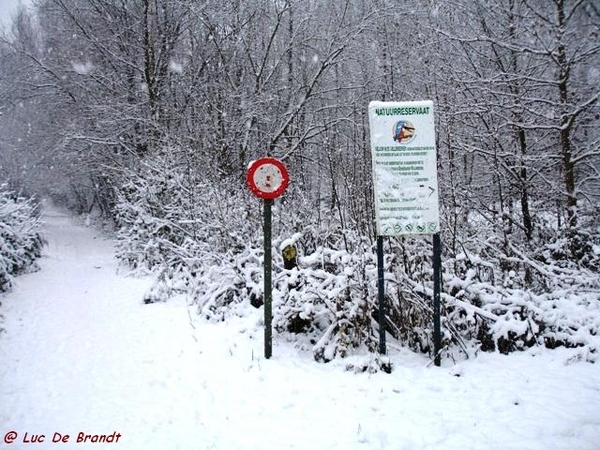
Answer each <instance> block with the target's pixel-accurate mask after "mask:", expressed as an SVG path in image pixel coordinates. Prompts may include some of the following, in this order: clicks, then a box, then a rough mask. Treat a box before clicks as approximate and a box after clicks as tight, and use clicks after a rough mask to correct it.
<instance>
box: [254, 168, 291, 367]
mask: <svg viewBox="0 0 600 450" xmlns="http://www.w3.org/2000/svg"><path fill="white" fill-rule="evenodd" d="M246 182H247V184H248V187H249V188H250V191H251V192H252V193H253V194H254V195H255V196H257V197H258V198H260V199H262V200H263V203H264V204H263V207H264V208H263V235H264V237H263V241H264V263H263V270H264V273H263V277H264V278H263V280H264V296H263V300H264V312H265V358H266V359H269V358H270V357H271V356H272V354H273V344H272V339H273V331H272V322H273V310H272V305H273V295H272V254H271V247H272V244H271V206H272V205H273V200H274V199H276V198H277V197H279V196H280V195H281V194H283V193H284V192H285V190H286V188H287V186H288V184H289V182H290V176H289V173H288V171H287V169H286V167H285V166H284V165H283V163H282V162H281V161H279V160H277V159H275V158H261V159H259V160H256V161H253V162H251V163H250V165H249V166H248V172H247V174H246Z"/></svg>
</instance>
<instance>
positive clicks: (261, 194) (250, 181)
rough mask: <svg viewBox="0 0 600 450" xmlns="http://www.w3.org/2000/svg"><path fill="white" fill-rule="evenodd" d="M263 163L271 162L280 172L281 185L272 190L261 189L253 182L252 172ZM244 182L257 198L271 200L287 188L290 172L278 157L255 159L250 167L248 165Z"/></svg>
mask: <svg viewBox="0 0 600 450" xmlns="http://www.w3.org/2000/svg"><path fill="white" fill-rule="evenodd" d="M265 164H272V165H274V166H277V168H278V169H279V171H280V172H281V177H282V182H281V186H279V187H278V188H277V189H276V190H274V191H273V192H265V191H261V190H260V189H259V187H258V186H257V185H256V184H254V173H255V172H256V171H257V170H258V169H259V167H261V166H264V165H265ZM246 183H247V184H248V187H249V188H250V191H251V192H252V193H253V194H254V195H255V196H257V197H258V198H260V199H263V200H273V199H276V198H277V197H279V196H280V195H281V194H283V193H284V191H285V190H286V189H287V187H288V185H289V183H290V174H289V172H288V170H287V168H286V167H285V165H284V164H283V163H282V162H281V161H279V160H278V159H275V158H271V157H266V158H260V159H257V160H256V161H253V162H252V163H251V164H250V167H248V173H247V174H246Z"/></svg>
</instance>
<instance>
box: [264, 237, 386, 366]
mask: <svg viewBox="0 0 600 450" xmlns="http://www.w3.org/2000/svg"><path fill="white" fill-rule="evenodd" d="M365 257H367V258H368V257H369V256H365V255H364V254H360V253H358V252H357V253H348V252H347V251H345V250H332V249H329V248H323V247H319V248H317V249H316V251H315V252H314V253H312V254H311V255H307V256H305V257H301V258H300V259H299V261H298V263H299V266H298V267H296V268H293V269H291V270H288V271H281V272H280V273H279V274H278V276H277V277H276V280H275V295H274V297H275V300H274V321H273V323H274V327H275V329H276V330H278V331H279V332H282V333H283V332H288V333H295V334H299V333H302V334H304V335H305V336H306V339H301V340H300V341H307V340H308V342H310V343H311V344H312V351H313V354H314V357H315V359H316V360H317V361H323V362H326V361H330V360H332V359H334V358H335V357H345V356H347V355H349V354H350V353H351V352H352V351H353V350H354V349H356V348H358V347H361V346H364V347H366V348H367V349H369V350H371V351H374V350H375V348H376V345H377V338H376V335H375V333H374V329H375V328H376V327H375V326H374V324H373V321H374V319H373V318H372V316H371V312H372V309H373V307H374V302H373V300H374V298H375V297H374V296H373V288H372V281H373V279H374V276H375V275H374V267H373V265H372V264H365V260H364V258H365Z"/></svg>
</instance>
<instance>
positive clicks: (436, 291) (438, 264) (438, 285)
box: [433, 233, 442, 367]
mask: <svg viewBox="0 0 600 450" xmlns="http://www.w3.org/2000/svg"><path fill="white" fill-rule="evenodd" d="M441 291H442V242H441V239H440V233H435V234H434V235H433V354H434V363H435V365H436V366H438V367H439V366H440V365H441V355H440V352H441V350H442V329H441V319H440V316H441V312H440V295H441Z"/></svg>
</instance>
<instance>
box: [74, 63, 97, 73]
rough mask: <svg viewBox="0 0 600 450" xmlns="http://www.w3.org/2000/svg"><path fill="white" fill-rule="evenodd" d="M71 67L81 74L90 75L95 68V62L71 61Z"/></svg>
mask: <svg viewBox="0 0 600 450" xmlns="http://www.w3.org/2000/svg"><path fill="white" fill-rule="evenodd" d="M71 67H72V68H73V71H75V72H76V73H77V74H79V75H89V74H90V73H92V72H93V70H94V64H93V63H92V62H91V61H86V62H75V61H73V62H71Z"/></svg>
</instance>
